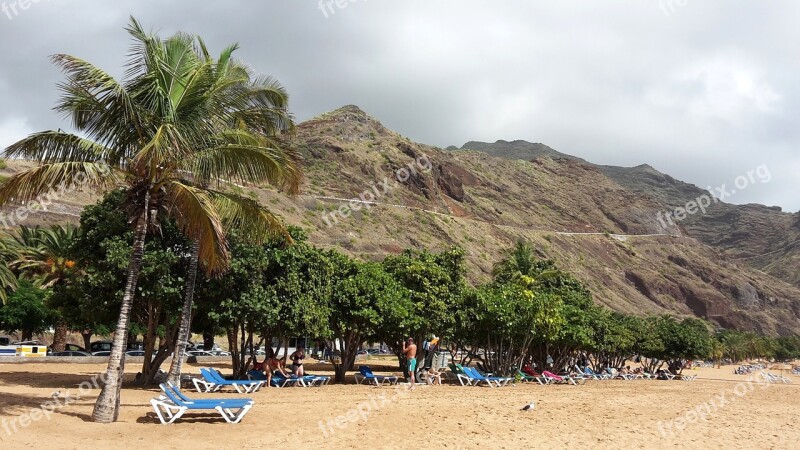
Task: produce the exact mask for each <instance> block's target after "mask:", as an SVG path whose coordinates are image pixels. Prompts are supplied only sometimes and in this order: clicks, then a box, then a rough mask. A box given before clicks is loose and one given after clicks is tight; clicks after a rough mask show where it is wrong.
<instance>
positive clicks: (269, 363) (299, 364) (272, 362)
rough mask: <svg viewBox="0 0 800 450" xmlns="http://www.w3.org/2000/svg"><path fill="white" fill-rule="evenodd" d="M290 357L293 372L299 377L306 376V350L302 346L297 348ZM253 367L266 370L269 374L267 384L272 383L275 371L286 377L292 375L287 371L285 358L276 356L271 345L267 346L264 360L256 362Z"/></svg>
mask: <svg viewBox="0 0 800 450" xmlns="http://www.w3.org/2000/svg"><path fill="white" fill-rule="evenodd" d="M289 359H290V360H291V361H292V364H291V365H290V366H289V370H290V371H291V373H292V374H293V375H294V376H297V377H302V376H305V370H304V369H303V362H304V361H305V359H306V352H305V350H303V349H302V348H299V349H297V350H295V351H294V353H292V354H291V355H289ZM253 369H254V370H258V371H262V372H265V375H266V376H267V384H271V383H272V374H273V373H275V372H277V373H279V374H281V375H283V376H284V377H286V378H289V377H291V375H290V374H289V373H287V371H286V366H285V363H284V360H283V359H278V358H277V357H276V356H275V351H274V350H272V348H270V347H267V354H266V356H265V357H264V362H261V363H255V364H254V365H253Z"/></svg>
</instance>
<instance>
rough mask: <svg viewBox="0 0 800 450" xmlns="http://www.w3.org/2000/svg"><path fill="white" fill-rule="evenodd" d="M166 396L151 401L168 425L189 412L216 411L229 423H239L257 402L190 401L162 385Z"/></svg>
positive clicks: (158, 415) (166, 385)
mask: <svg viewBox="0 0 800 450" xmlns="http://www.w3.org/2000/svg"><path fill="white" fill-rule="evenodd" d="M160 387H161V390H162V391H163V392H164V395H162V396H159V397H157V398H154V399H152V400H150V404H151V405H152V406H153V410H155V412H156V416H157V417H158V420H159V421H161V423H162V424H164V425H168V424H171V423H173V422H175V421H176V420H178V419H180V418H181V417H182V416H183V415H184V414H185V413H186V412H187V411H216V412H218V413H219V415H220V416H222V418H223V419H224V420H225V421H226V422H228V423H239V422H241V420H242V419H243V418H244V416H245V415H246V414H247V412H248V411H250V408H252V407H253V405H254V404H255V402H254V401H253V400H252V399H247V398H241V399H201V400H195V399H190V398H189V397H187V396H185V395H184V394H183V393H181V391H180V389H178V388H177V387H175V386H173V385H170V384H166V383H162V384H161V385H160Z"/></svg>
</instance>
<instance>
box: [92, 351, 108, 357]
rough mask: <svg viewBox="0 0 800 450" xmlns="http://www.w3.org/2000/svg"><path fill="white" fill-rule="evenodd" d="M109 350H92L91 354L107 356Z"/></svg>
mask: <svg viewBox="0 0 800 450" xmlns="http://www.w3.org/2000/svg"><path fill="white" fill-rule="evenodd" d="M110 354H111V352H109V351H102V352H92V356H108V355H110Z"/></svg>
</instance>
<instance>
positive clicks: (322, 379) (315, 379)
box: [303, 374, 331, 387]
mask: <svg viewBox="0 0 800 450" xmlns="http://www.w3.org/2000/svg"><path fill="white" fill-rule="evenodd" d="M303 380H304V381H305V383H306V385H307V387H311V386H318V387H319V386H325V385H326V384H328V383H330V382H331V377H327V376H325V375H311V374H307V375H305V376H304V377H303Z"/></svg>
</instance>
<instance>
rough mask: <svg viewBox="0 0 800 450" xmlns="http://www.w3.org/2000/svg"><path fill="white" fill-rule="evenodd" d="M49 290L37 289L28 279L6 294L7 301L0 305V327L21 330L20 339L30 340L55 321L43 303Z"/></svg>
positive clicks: (12, 330)
mask: <svg viewBox="0 0 800 450" xmlns="http://www.w3.org/2000/svg"><path fill="white" fill-rule="evenodd" d="M48 295H50V291H49V290H44V289H39V288H38V287H36V286H34V285H33V284H31V283H30V282H28V281H21V282H20V283H19V287H18V288H17V289H16V290H15V291H14V292H12V293H11V294H10V295H9V296H8V302H7V303H6V304H5V305H2V306H0V329H2V330H5V331H8V332H11V333H13V332H17V331H19V332H21V333H22V340H30V339H32V338H33V335H34V334H35V333H41V332H43V331H44V330H46V329H47V328H49V327H50V326H51V325H52V324H53V322H54V321H55V318H56V317H55V315H54V314H53V312H52V311H51V310H50V308H48V307H47V305H46V304H45V299H46V298H47V296H48Z"/></svg>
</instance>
